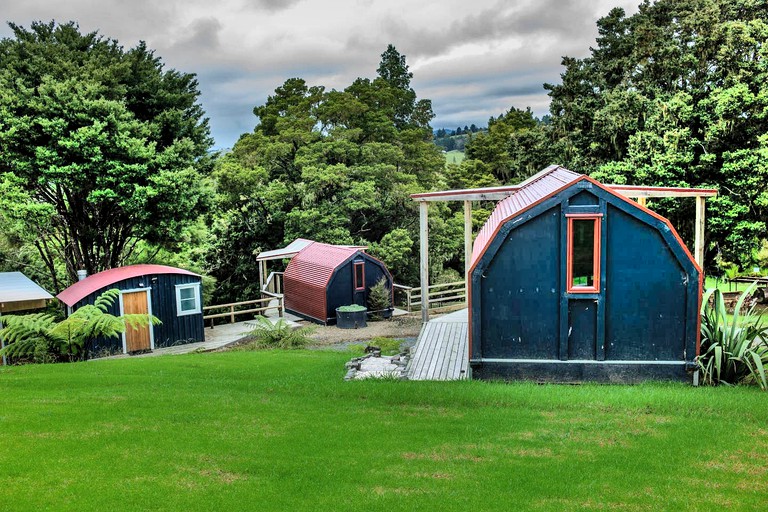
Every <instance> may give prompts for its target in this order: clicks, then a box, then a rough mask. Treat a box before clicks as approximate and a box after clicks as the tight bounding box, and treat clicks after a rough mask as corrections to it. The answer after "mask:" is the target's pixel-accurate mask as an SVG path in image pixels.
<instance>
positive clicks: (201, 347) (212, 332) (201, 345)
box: [101, 317, 299, 359]
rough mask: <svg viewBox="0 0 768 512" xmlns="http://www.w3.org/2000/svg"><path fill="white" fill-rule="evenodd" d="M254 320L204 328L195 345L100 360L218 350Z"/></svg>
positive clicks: (290, 322) (247, 329) (250, 327)
mask: <svg viewBox="0 0 768 512" xmlns="http://www.w3.org/2000/svg"><path fill="white" fill-rule="evenodd" d="M269 319H270V320H271V321H272V322H273V323H274V322H276V321H277V317H269ZM254 322H255V321H254V320H248V321H246V322H235V323H233V324H222V325H217V326H216V327H214V328H213V329H211V328H210V327H206V328H205V341H199V342H196V343H186V344H184V345H174V346H172V347H162V348H156V349H155V350H153V351H152V352H146V353H144V354H136V355H130V354H118V355H116V356H111V357H107V358H101V359H116V358H125V357H154V356H164V355H178V354H188V353H190V352H198V351H199V352H210V351H211V350H216V349H218V348H222V347H226V346H227V345H231V344H233V343H235V342H236V341H239V340H241V339H242V338H244V337H245V336H246V335H247V334H248V333H249V332H251V331H252V330H253V328H254V327H255V323H254ZM286 322H288V325H290V326H291V327H293V328H296V327H299V324H298V323H296V322H295V321H293V320H289V319H286Z"/></svg>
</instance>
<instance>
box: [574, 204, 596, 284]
mask: <svg viewBox="0 0 768 512" xmlns="http://www.w3.org/2000/svg"><path fill="white" fill-rule="evenodd" d="M567 279H568V292H569V293H597V292H599V291H600V216H595V215H588V216H587V215H573V216H568V276H567Z"/></svg>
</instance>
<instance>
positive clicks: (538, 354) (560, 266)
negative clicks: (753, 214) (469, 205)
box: [468, 166, 702, 382]
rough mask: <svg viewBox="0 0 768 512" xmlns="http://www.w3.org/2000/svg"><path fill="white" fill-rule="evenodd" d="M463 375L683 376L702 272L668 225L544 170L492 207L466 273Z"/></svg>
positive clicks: (694, 344)
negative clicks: (466, 364)
mask: <svg viewBox="0 0 768 512" xmlns="http://www.w3.org/2000/svg"><path fill="white" fill-rule="evenodd" d="M468 275H469V278H470V280H471V281H470V306H469V338H470V339H469V343H470V349H469V357H470V364H471V367H472V372H473V376H474V377H478V378H502V379H530V380H538V381H566V382H567V381H585V380H594V381H602V382H613V381H617V382H632V381H638V380H649V379H673V380H689V379H690V375H691V373H690V370H692V369H693V367H694V358H695V357H696V355H697V353H698V349H699V347H698V343H699V322H700V319H699V307H700V298H701V285H702V283H701V279H702V273H701V270H700V269H699V267H698V265H697V264H696V263H695V262H694V259H693V257H692V256H691V254H690V252H689V251H688V249H687V248H686V246H685V244H684V243H683V241H682V240H681V239H680V237H679V236H678V234H677V232H676V231H675V229H674V228H673V227H672V225H671V224H670V223H669V221H668V220H667V219H665V218H663V217H661V216H660V215H658V214H656V213H654V212H652V211H650V210H648V209H647V208H645V207H643V206H640V205H638V204H637V203H635V202H634V201H631V200H629V199H627V198H625V197H623V196H620V195H618V194H617V193H616V192H613V191H611V190H610V189H609V188H607V187H605V186H603V185H602V184H600V183H598V182H597V181H595V180H594V179H592V178H589V177H588V176H584V175H581V174H577V173H574V172H571V171H569V170H567V169H564V168H562V167H558V166H552V167H549V168H547V169H545V170H543V171H542V172H540V173H538V174H537V175H535V176H533V177H532V178H530V179H529V180H527V181H526V182H524V183H522V184H521V186H520V188H519V189H518V191H517V192H515V193H514V194H513V195H511V196H509V197H508V198H506V199H504V200H503V201H501V202H500V203H499V204H498V205H497V206H496V209H495V210H494V211H493V213H492V214H491V216H490V217H489V219H488V221H487V222H486V224H485V226H483V228H482V229H481V231H480V233H479V234H478V236H477V239H476V240H475V245H474V250H473V254H472V261H471V266H470V270H469V274H468Z"/></svg>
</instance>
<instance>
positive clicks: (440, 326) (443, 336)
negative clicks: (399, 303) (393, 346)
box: [406, 309, 469, 380]
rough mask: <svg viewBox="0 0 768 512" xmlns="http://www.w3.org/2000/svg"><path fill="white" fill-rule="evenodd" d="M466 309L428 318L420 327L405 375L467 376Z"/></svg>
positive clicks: (419, 377) (416, 377) (415, 377)
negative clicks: (432, 318)
mask: <svg viewBox="0 0 768 512" xmlns="http://www.w3.org/2000/svg"><path fill="white" fill-rule="evenodd" d="M468 348H469V347H468V338H467V310H466V309H462V310H460V311H456V312H455V313H451V314H448V315H443V316H441V317H438V318H435V319H434V320H430V321H429V322H427V323H426V324H424V326H423V327H422V328H421V334H419V339H418V340H417V341H416V347H415V348H414V350H413V357H412V358H411V361H410V363H409V364H408V369H407V370H406V376H407V378H408V379H410V380H460V379H466V378H468V376H469V354H468Z"/></svg>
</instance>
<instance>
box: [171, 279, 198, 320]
mask: <svg viewBox="0 0 768 512" xmlns="http://www.w3.org/2000/svg"><path fill="white" fill-rule="evenodd" d="M201 311H202V310H201V309H200V284H199V283H193V284H177V285H176V316H185V315H195V314H198V313H200V312H201Z"/></svg>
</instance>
